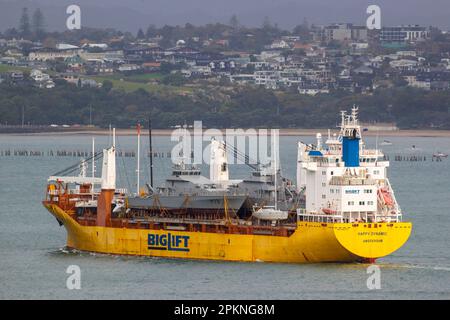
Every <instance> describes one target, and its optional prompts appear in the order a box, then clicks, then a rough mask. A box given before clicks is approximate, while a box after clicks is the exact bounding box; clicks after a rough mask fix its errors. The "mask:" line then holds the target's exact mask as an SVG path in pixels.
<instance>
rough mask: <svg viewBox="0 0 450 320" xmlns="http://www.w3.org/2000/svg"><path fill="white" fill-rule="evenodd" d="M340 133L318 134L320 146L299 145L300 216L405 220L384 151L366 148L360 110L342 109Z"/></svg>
mask: <svg viewBox="0 0 450 320" xmlns="http://www.w3.org/2000/svg"><path fill="white" fill-rule="evenodd" d="M341 117H342V119H341V125H340V132H339V135H336V134H334V135H331V134H330V132H329V133H328V137H327V140H326V141H325V143H322V137H321V135H320V134H318V135H317V144H316V145H311V144H310V145H307V144H304V143H302V142H299V144H298V163H297V188H298V190H299V191H301V190H304V192H305V196H306V207H305V209H302V210H299V211H298V213H299V217H300V219H306V220H311V221H342V222H357V221H358V222H393V221H400V220H401V210H400V207H399V206H398V204H397V201H396V199H395V196H394V191H393V190H392V188H391V186H390V183H389V179H388V178H387V168H388V167H389V162H388V161H386V160H385V159H384V155H383V153H382V152H381V151H380V150H377V149H368V148H366V146H365V144H364V142H363V140H362V136H361V128H360V125H359V122H358V109H357V108H356V107H353V109H352V113H351V114H350V115H347V114H346V113H345V112H342V114H341Z"/></svg>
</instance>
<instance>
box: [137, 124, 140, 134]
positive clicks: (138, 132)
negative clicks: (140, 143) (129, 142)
mask: <svg viewBox="0 0 450 320" xmlns="http://www.w3.org/2000/svg"><path fill="white" fill-rule="evenodd" d="M137 134H138V136H140V135H141V124H140V123H138V124H137Z"/></svg>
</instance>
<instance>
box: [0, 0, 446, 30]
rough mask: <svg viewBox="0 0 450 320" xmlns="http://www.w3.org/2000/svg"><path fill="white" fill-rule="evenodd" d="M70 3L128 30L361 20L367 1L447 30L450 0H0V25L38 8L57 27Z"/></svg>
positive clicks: (394, 19) (91, 18) (92, 20)
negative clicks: (24, 10)
mask: <svg viewBox="0 0 450 320" xmlns="http://www.w3.org/2000/svg"><path fill="white" fill-rule="evenodd" d="M69 4H78V5H80V7H81V10H82V25H85V26H91V27H113V28H116V29H120V30H126V31H132V32H136V31H137V30H138V28H140V27H142V28H143V29H145V28H147V26H148V25H149V24H155V25H157V26H161V25H164V24H170V25H176V24H185V23H186V22H190V23H193V24H197V25H198V24H205V23H215V22H224V23H227V22H228V21H229V19H230V17H231V16H232V15H233V14H236V15H237V17H238V19H239V21H240V22H241V24H243V25H247V26H260V25H261V24H262V21H263V19H264V17H265V16H268V17H269V18H270V20H271V21H272V22H273V23H277V24H278V25H279V26H280V27H282V28H287V29H291V28H293V27H294V26H295V25H297V24H300V23H302V21H303V19H304V18H306V19H307V20H308V22H309V23H315V24H326V23H332V22H353V23H357V24H365V20H366V18H367V15H366V8H367V6H368V5H369V4H378V5H379V6H380V7H381V10H382V24H383V25H398V24H413V23H414V24H415V23H417V24H421V25H424V26H429V25H433V26H437V27H440V28H443V29H445V30H449V29H450V0H428V1H425V0H378V1H366V0H0V30H4V29H6V28H9V27H17V25H18V20H19V17H20V10H21V8H22V7H28V8H29V9H30V10H33V9H34V8H36V7H40V8H41V9H42V10H43V12H44V15H45V17H46V21H47V25H48V29H50V30H62V29H63V28H64V27H65V20H66V17H67V15H66V14H65V8H66V7H67V5H69Z"/></svg>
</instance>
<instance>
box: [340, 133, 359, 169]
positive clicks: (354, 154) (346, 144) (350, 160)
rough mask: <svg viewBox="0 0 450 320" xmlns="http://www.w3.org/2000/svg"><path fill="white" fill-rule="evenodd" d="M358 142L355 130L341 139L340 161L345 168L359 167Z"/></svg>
mask: <svg viewBox="0 0 450 320" xmlns="http://www.w3.org/2000/svg"><path fill="white" fill-rule="evenodd" d="M359 140H360V138H359V136H358V135H357V130H356V129H354V130H352V131H351V134H349V135H348V136H344V137H342V161H344V163H345V166H346V167H359Z"/></svg>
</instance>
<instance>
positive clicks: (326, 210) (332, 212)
mask: <svg viewBox="0 0 450 320" xmlns="http://www.w3.org/2000/svg"><path fill="white" fill-rule="evenodd" d="M322 211H323V212H324V213H325V214H336V210H333V209H330V208H322Z"/></svg>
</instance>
